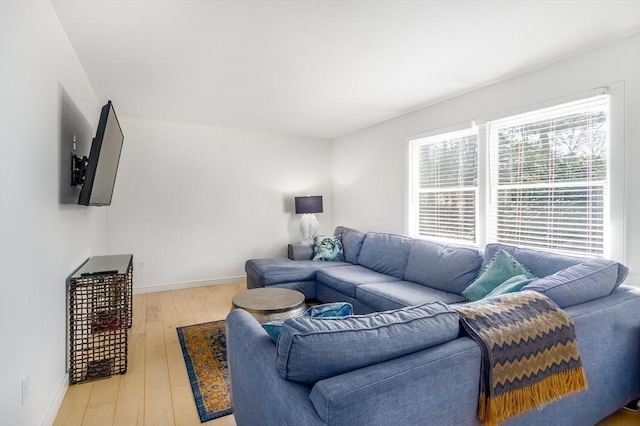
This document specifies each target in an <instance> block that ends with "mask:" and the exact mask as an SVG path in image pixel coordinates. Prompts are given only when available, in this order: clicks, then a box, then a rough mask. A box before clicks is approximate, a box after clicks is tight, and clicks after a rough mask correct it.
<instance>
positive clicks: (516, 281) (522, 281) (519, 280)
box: [484, 275, 536, 299]
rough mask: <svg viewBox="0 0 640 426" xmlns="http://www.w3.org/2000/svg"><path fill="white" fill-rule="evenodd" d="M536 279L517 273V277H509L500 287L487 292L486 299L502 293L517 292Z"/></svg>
mask: <svg viewBox="0 0 640 426" xmlns="http://www.w3.org/2000/svg"><path fill="white" fill-rule="evenodd" d="M535 280H536V278H527V276H526V275H516V276H515V277H511V278H509V279H508V280H506V281H505V282H503V283H502V284H500V285H499V286H498V287H496V288H494V289H493V290H491V292H490V293H489V294H487V295H486V296H485V297H484V299H487V298H489V297H493V296H500V295H501V294H507V293H515V292H516V291H520V290H521V289H522V287H524V286H525V285H527V284H529V283H530V282H532V281H535Z"/></svg>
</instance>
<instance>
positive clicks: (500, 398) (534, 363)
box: [452, 291, 587, 425]
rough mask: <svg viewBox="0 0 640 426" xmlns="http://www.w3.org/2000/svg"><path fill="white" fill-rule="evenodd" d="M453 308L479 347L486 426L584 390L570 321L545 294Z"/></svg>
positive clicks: (510, 296)
mask: <svg viewBox="0 0 640 426" xmlns="http://www.w3.org/2000/svg"><path fill="white" fill-rule="evenodd" d="M452 308H454V309H455V310H456V311H458V313H459V314H460V317H461V322H462V325H463V327H464V328H465V330H466V331H467V332H468V333H469V335H470V336H471V337H472V338H473V339H474V340H476V341H477V342H478V344H479V345H480V347H481V348H482V377H481V379H480V382H481V383H480V400H479V402H478V417H479V418H480V420H482V421H483V422H484V424H485V425H497V424H499V422H501V421H503V420H507V419H509V418H511V417H514V416H517V415H519V414H521V413H524V412H526V411H529V410H531V409H532V408H538V407H541V406H542V405H544V404H546V403H548V402H551V401H554V400H556V399H559V398H561V397H563V396H565V395H568V394H570V393H573V392H578V391H581V390H583V389H586V388H587V378H586V376H585V373H584V370H583V368H582V362H581V361H580V355H579V354H578V346H577V342H576V336H575V330H574V327H573V321H572V320H571V318H570V317H569V316H568V315H567V314H566V313H565V312H564V311H563V310H561V309H560V308H558V306H557V305H556V304H555V303H553V302H552V301H551V300H550V299H548V298H547V297H546V296H544V295H542V294H540V293H537V292H534V291H523V292H517V293H508V294H505V295H502V296H497V297H492V298H489V299H485V300H480V301H478V302H472V303H468V304H466V305H460V306H455V307H454V306H452Z"/></svg>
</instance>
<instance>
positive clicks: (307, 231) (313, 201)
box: [295, 195, 322, 244]
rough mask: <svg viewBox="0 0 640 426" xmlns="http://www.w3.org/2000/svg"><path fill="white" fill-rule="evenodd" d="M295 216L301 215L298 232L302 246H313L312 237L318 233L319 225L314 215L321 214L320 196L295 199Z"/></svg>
mask: <svg viewBox="0 0 640 426" xmlns="http://www.w3.org/2000/svg"><path fill="white" fill-rule="evenodd" d="M295 202H296V214H301V215H302V218H300V232H302V244H313V237H315V236H316V234H317V233H318V227H319V226H320V223H319V222H318V219H316V215H315V214H314V213H322V195H307V196H306V197H295Z"/></svg>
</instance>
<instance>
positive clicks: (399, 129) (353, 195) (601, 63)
mask: <svg viewBox="0 0 640 426" xmlns="http://www.w3.org/2000/svg"><path fill="white" fill-rule="evenodd" d="M639 52H640V35H639V34H635V35H632V36H630V37H626V38H624V39H621V40H618V41H617V42H614V43H612V44H609V45H606V46H603V47H601V48H598V49H594V50H591V51H589V52H585V53H582V54H579V55H576V56H574V57H572V58H569V59H566V60H563V61H560V62H557V63H554V64H551V65H549V66H546V67H543V68H540V69H537V70H534V71H532V72H529V73H527V74H523V75H521V76H518V77H515V78H512V79H509V80H505V81H502V82H499V83H496V84H493V85H491V86H487V87H484V88H481V89H479V90H475V91H472V92H469V93H467V94H464V95H461V96H458V97H455V98H452V99H449V100H446V101H443V102H440V103H437V104H435V105H431V106H428V107H425V108H423V109H421V110H418V111H415V112H413V113H410V114H406V115H403V116H400V117H397V118H395V119H392V120H389V121H387V122H384V123H381V124H379V125H376V126H372V127H370V128H367V129H364V130H362V131H359V132H356V133H354V134H351V135H348V136H345V137H342V138H339V139H336V140H335V141H334V142H333V151H332V156H333V204H334V209H333V221H334V222H333V223H334V225H347V226H352V227H355V228H359V229H361V230H364V231H369V230H375V231H387V232H396V233H405V232H406V228H405V215H406V213H405V198H404V195H405V193H406V188H405V186H406V175H407V171H406V166H405V159H406V147H407V138H409V137H410V136H412V135H416V134H419V133H423V132H428V131H431V130H435V129H440V128H444V127H448V126H452V125H457V124H459V123H464V122H469V121H470V120H477V119H483V118H487V117H490V116H492V115H495V114H499V113H502V112H505V111H511V110H516V109H519V108H524V107H528V106H531V105H536V104H539V103H541V102H546V101H549V100H552V99H556V98H560V97H564V96H569V95H572V94H576V93H580V92H584V91H588V90H590V89H594V88H597V87H602V86H608V85H613V84H616V85H617V86H622V87H623V88H624V98H625V102H626V114H625V117H624V121H625V124H624V131H623V135H621V137H620V138H619V139H615V140H612V143H613V144H617V146H620V144H624V145H625V147H624V149H625V155H624V158H625V159H624V161H619V162H618V163H617V164H613V165H612V167H613V168H614V169H615V170H616V171H619V170H620V168H624V178H623V179H624V182H625V183H624V193H625V195H626V196H625V206H624V214H623V217H624V219H623V224H622V226H623V227H624V230H623V232H622V234H623V235H624V236H625V241H624V253H622V255H621V258H619V259H618V260H621V261H623V262H624V263H625V264H626V265H627V266H629V268H630V274H629V277H628V278H627V283H630V284H634V285H640V221H638V219H637V218H638V217H640V185H639V184H640V168H639V167H638V164H640V54H639ZM620 83H621V84H620Z"/></svg>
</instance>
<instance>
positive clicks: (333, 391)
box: [310, 337, 480, 426]
mask: <svg viewBox="0 0 640 426" xmlns="http://www.w3.org/2000/svg"><path fill="white" fill-rule="evenodd" d="M479 379H480V348H479V347H478V345H477V344H476V343H475V342H474V341H473V340H471V339H470V338H468V337H462V338H458V339H456V340H452V341H449V342H447V343H445V344H442V345H439V346H434V347H431V348H428V349H425V350H422V351H418V352H415V353H413V354H409V355H405V356H403V357H400V358H395V359H392V360H389V361H386V362H383V363H380V364H376V365H372V366H369V367H365V368H361V369H359V370H354V371H350V372H348V373H345V374H342V375H339V376H334V377H331V378H328V379H325V380H321V381H319V382H317V383H316V384H315V386H314V387H313V390H312V391H311V395H310V398H311V402H312V403H313V405H314V407H315V408H316V411H317V412H318V415H319V416H320V418H321V419H322V420H323V421H324V422H325V423H326V424H329V425H332V426H338V425H351V426H353V425H374V424H398V425H409V424H425V418H428V419H429V422H428V424H433V425H445V424H446V425H454V424H465V425H468V424H477V423H478V420H477V413H478V404H477V402H478V381H479Z"/></svg>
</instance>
